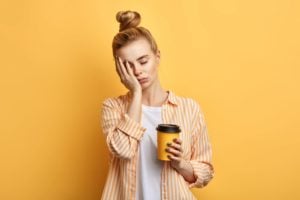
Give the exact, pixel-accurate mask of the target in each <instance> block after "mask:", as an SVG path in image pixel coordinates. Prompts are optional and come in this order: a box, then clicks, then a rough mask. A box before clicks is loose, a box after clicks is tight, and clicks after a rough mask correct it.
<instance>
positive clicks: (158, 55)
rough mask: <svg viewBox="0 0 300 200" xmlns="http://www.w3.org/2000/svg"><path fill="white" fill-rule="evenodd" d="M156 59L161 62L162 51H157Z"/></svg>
mask: <svg viewBox="0 0 300 200" xmlns="http://www.w3.org/2000/svg"><path fill="white" fill-rule="evenodd" d="M156 58H157V60H158V62H159V61H160V50H157V53H156Z"/></svg>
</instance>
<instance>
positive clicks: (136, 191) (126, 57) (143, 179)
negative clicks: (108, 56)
mask: <svg viewBox="0 0 300 200" xmlns="http://www.w3.org/2000/svg"><path fill="white" fill-rule="evenodd" d="M116 18H117V21H118V22H120V28H119V33H118V34H117V35H116V36H115V37H114V39H113V44H112V48H113V56H114V58H115V63H116V70H117V73H118V75H119V77H120V80H121V82H122V84H123V85H124V86H125V87H126V88H127V89H128V90H129V91H128V92H127V93H126V94H123V95H120V96H118V97H111V98H107V99H105V100H104V101H103V103H102V115H101V116H102V117H101V119H102V123H101V124H102V129H103V133H104V135H105V137H106V143H107V147H108V149H109V153H110V165H109V172H108V176H107V180H106V184H105V187H104V190H103V194H102V199H105V200H114V199H116V200H119V199H125V200H127V199H129V200H131V199H138V200H142V199H144V200H145V199H149V200H158V199H164V200H166V199H168V200H173V199H174V200H176V199H180V200H181V199H196V198H195V196H193V194H192V192H191V191H190V190H189V189H190V188H191V187H204V186H206V185H207V184H208V182H209V181H210V180H211V179H212V178H213V174H214V169H213V166H212V164H211V156H212V151H211V145H210V142H209V138H208V134H207V129H206V125H205V121H204V116H203V112H202V110H201V108H200V106H199V104H198V103H197V102H196V101H195V100H193V99H192V98H188V97H181V96H177V95H176V94H175V93H174V92H172V91H171V90H165V89H163V88H162V86H161V84H160V81H159V77H158V66H159V63H160V51H159V50H158V48H157V45H156V42H155V40H154V38H153V37H152V35H151V34H150V32H149V30H147V29H146V28H144V27H141V26H139V27H138V25H139V23H140V20H141V17H140V14H139V13H138V12H135V11H129V10H128V11H120V12H118V13H117V16H116ZM160 123H171V124H177V125H179V126H180V128H181V133H180V139H177V140H174V141H173V142H172V143H170V144H169V147H168V148H166V151H167V152H168V154H169V159H170V161H160V160H158V159H157V158H156V155H157V154H156V147H157V143H156V133H157V131H156V129H155V128H156V126H157V125H158V124H160Z"/></svg>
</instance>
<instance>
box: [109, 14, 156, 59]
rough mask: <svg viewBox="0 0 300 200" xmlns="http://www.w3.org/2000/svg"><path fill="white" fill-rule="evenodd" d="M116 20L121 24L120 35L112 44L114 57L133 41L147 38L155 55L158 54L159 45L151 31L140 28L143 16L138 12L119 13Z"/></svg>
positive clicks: (117, 35)
mask: <svg viewBox="0 0 300 200" xmlns="http://www.w3.org/2000/svg"><path fill="white" fill-rule="evenodd" d="M116 19H117V21H118V22H119V23H120V26H119V33H117V34H116V35H115V36H114V38H113V42H112V49H113V56H114V57H115V55H116V51H117V50H118V49H120V48H121V47H123V46H125V45H126V44H128V43H129V42H131V41H134V40H137V39H140V38H145V39H146V40H147V41H148V42H149V44H150V46H151V50H152V51H153V53H154V54H156V52H157V44H156V41H155V39H154V38H153V36H152V35H151V33H150V31H149V30H148V29H146V28H144V27H142V26H138V25H139V24H140V22H141V15H140V14H139V13H138V12H136V11H131V10H126V11H119V12H118V13H117V14H116Z"/></svg>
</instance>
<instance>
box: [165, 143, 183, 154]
mask: <svg viewBox="0 0 300 200" xmlns="http://www.w3.org/2000/svg"><path fill="white" fill-rule="evenodd" d="M168 147H171V148H174V149H177V150H178V151H180V152H183V149H182V147H181V144H176V143H170V144H168Z"/></svg>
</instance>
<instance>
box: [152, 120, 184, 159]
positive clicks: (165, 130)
mask: <svg viewBox="0 0 300 200" xmlns="http://www.w3.org/2000/svg"><path fill="white" fill-rule="evenodd" d="M156 130H157V158H158V159H159V160H165V161H169V160H170V159H169V158H168V154H169V153H168V152H166V148H167V147H168V145H167V143H172V142H174V141H173V140H174V139H175V138H179V133H180V132H181V130H180V127H179V126H178V125H176V124H158V126H157V127H156Z"/></svg>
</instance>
